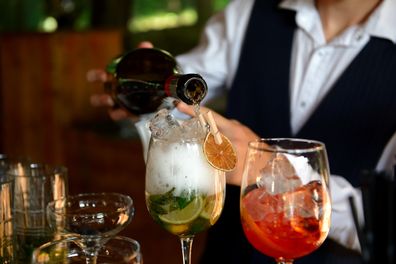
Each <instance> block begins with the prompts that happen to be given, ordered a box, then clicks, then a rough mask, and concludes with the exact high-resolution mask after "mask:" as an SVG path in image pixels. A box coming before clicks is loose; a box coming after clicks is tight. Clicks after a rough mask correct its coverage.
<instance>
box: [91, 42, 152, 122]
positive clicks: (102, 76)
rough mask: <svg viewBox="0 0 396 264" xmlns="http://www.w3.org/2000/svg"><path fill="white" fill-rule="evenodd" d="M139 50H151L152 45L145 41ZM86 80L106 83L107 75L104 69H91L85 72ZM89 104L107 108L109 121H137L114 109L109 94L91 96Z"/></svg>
mask: <svg viewBox="0 0 396 264" xmlns="http://www.w3.org/2000/svg"><path fill="white" fill-rule="evenodd" d="M138 47H139V48H153V47H154V46H153V44H152V43H151V42H148V41H145V42H141V43H140V44H139V45H138ZM87 80H88V82H101V83H104V82H106V81H107V73H106V72H105V70H104V69H92V70H89V71H88V72H87ZM90 102H91V105H92V106H95V107H107V108H108V109H109V110H108V113H109V116H110V118H111V119H113V120H115V121H118V120H123V119H126V118H130V119H132V120H133V121H137V120H138V119H139V117H138V116H135V115H132V114H131V113H129V112H127V111H126V110H125V109H123V108H120V107H116V105H115V102H114V101H113V99H112V98H111V96H110V95H109V94H106V93H104V92H103V93H100V94H93V95H91V97H90Z"/></svg>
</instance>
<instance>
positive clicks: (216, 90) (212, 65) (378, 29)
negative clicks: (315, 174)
mask: <svg viewBox="0 0 396 264" xmlns="http://www.w3.org/2000/svg"><path fill="white" fill-rule="evenodd" d="M260 1H263V0H260ZM253 3H254V0H234V1H231V2H230V4H229V5H228V6H227V7H226V9H225V10H224V11H223V12H221V13H219V14H217V15H215V16H214V17H212V18H211V19H210V20H209V22H208V25H207V27H206V28H205V31H204V33H203V35H202V38H201V41H200V43H199V45H198V46H197V47H196V48H194V49H193V50H191V51H190V52H189V53H187V54H183V55H181V56H178V57H177V60H178V63H179V64H180V65H181V66H182V68H183V70H184V72H185V73H188V72H193V73H200V74H201V75H202V76H203V77H204V79H205V80H206V82H207V84H208V87H209V91H208V95H207V97H206V101H208V100H210V99H212V98H214V97H216V96H218V95H221V94H222V93H223V92H224V89H229V88H230V87H231V84H232V81H233V78H234V75H235V71H236V68H237V66H238V61H239V55H240V51H241V46H242V40H243V39H244V34H245V30H246V27H247V23H248V21H249V17H250V13H251V10H252V7H253ZM280 8H287V9H293V10H296V11H297V15H296V23H297V25H298V29H297V30H296V34H295V35H294V40H293V47H292V49H293V50H292V58H291V59H292V63H291V67H292V68H291V69H290V70H291V71H290V73H291V76H290V89H291V90H290V93H291V102H290V104H291V108H290V109H291V127H292V131H293V133H297V132H298V131H299V129H300V128H301V127H302V125H303V124H304V122H306V120H307V119H308V117H309V116H310V115H311V114H312V112H313V111H314V110H315V108H316V106H317V105H318V104H319V103H320V101H321V99H322V98H323V97H324V95H326V93H327V92H328V91H329V89H331V86H332V84H333V83H334V82H335V81H336V80H337V78H338V77H339V76H340V75H341V73H342V72H343V70H344V69H345V68H346V67H347V65H348V64H349V63H350V62H351V61H352V60H353V58H354V57H355V56H356V55H357V54H358V53H359V51H360V50H361V49H362V48H363V47H364V45H365V44H366V43H367V42H368V40H369V38H370V36H378V37H382V38H386V39H389V40H391V41H393V42H394V43H396V30H395V29H394V25H396V16H395V15H394V14H396V0H384V1H383V3H382V4H381V5H380V6H379V7H378V8H377V10H376V11H375V12H373V14H372V15H371V16H370V18H369V19H368V20H367V22H366V23H365V24H364V25H361V26H359V27H358V26H354V27H350V28H348V29H346V30H345V31H344V32H342V33H341V34H340V35H339V36H337V37H336V38H334V39H333V40H332V41H331V42H329V43H326V40H325V38H324V33H323V30H322V26H321V22H320V17H319V14H318V12H317V10H316V9H315V7H314V0H284V1H282V2H281V4H280ZM395 115H396V114H395ZM394 164H396V132H395V134H394V136H393V137H392V139H391V140H390V141H389V143H388V145H387V146H386V148H385V149H384V152H383V155H382V157H381V160H380V161H379V162H378V164H377V169H378V170H388V171H390V170H391V169H392V166H393V165H394ZM330 169H331V168H330ZM330 186H331V187H330V191H331V196H332V225H331V229H330V233H329V237H330V238H332V239H334V240H335V241H337V242H339V243H341V244H343V245H345V246H346V247H349V248H351V249H355V250H360V245H359V242H358V239H357V235H356V232H355V227H354V223H353V220H352V217H351V213H350V207H349V203H348V197H349V196H353V197H354V198H355V202H356V203H357V206H358V211H359V212H358V213H359V216H360V217H361V220H362V219H363V217H362V215H363V212H362V203H361V192H360V190H359V189H355V188H353V187H352V186H351V184H350V183H349V182H347V181H346V180H345V179H344V178H342V177H340V176H336V175H332V176H331V179H330Z"/></svg>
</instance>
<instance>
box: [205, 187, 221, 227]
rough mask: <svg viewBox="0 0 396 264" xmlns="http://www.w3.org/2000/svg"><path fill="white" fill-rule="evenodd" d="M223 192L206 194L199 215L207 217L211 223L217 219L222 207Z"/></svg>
mask: <svg viewBox="0 0 396 264" xmlns="http://www.w3.org/2000/svg"><path fill="white" fill-rule="evenodd" d="M223 199H224V197H223V193H220V194H217V195H210V196H207V197H206V199H205V204H204V208H203V210H202V212H201V217H203V218H205V219H208V220H209V221H210V224H211V225H213V224H214V223H216V221H217V220H218V219H219V217H220V214H221V211H222V209H223V201H222V200H223Z"/></svg>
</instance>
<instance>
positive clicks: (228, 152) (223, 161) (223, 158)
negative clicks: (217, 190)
mask: <svg viewBox="0 0 396 264" xmlns="http://www.w3.org/2000/svg"><path fill="white" fill-rule="evenodd" d="M220 135H221V139H222V143H221V144H217V143H216V142H215V138H214V136H213V134H212V133H208V134H207V135H206V138H205V142H204V144H203V151H204V154H205V157H206V160H207V161H208V162H209V164H210V165H212V166H213V167H214V168H216V169H218V170H222V171H232V170H233V169H234V168H235V166H236V162H237V155H236V152H235V150H234V147H233V146H232V143H231V141H230V140H229V139H228V138H227V137H225V136H224V135H222V134H220Z"/></svg>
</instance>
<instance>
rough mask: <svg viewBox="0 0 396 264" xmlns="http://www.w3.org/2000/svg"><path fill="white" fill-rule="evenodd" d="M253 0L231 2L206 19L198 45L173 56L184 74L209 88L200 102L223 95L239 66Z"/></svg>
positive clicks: (234, 0)
mask: <svg viewBox="0 0 396 264" xmlns="http://www.w3.org/2000/svg"><path fill="white" fill-rule="evenodd" d="M253 2H254V1H253V0H233V1H230V3H229V4H228V5H227V7H226V8H225V9H224V10H223V11H221V12H219V13H217V14H215V15H214V16H213V17H211V18H210V19H209V20H208V23H207V24H206V26H205V28H204V30H203V33H202V35H201V38H200V41H199V43H198V45H197V46H196V47H195V48H193V49H192V50H191V51H189V52H187V53H185V54H181V55H179V56H177V57H176V60H177V62H178V64H179V65H180V66H181V68H182V69H183V72H184V73H198V74H200V75H202V77H203V78H204V79H205V81H206V83H207V85H208V94H207V96H206V97H205V99H204V101H203V103H204V104H205V102H207V101H209V100H211V99H214V98H216V97H218V96H220V95H224V93H225V92H226V90H227V89H228V88H229V86H230V85H231V83H232V79H233V76H234V74H235V69H236V67H237V65H238V60H239V53H240V47H241V44H242V40H243V37H244V36H243V35H244V32H245V29H246V26H247V22H248V19H249V16H250V12H251V9H252V6H253Z"/></svg>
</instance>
